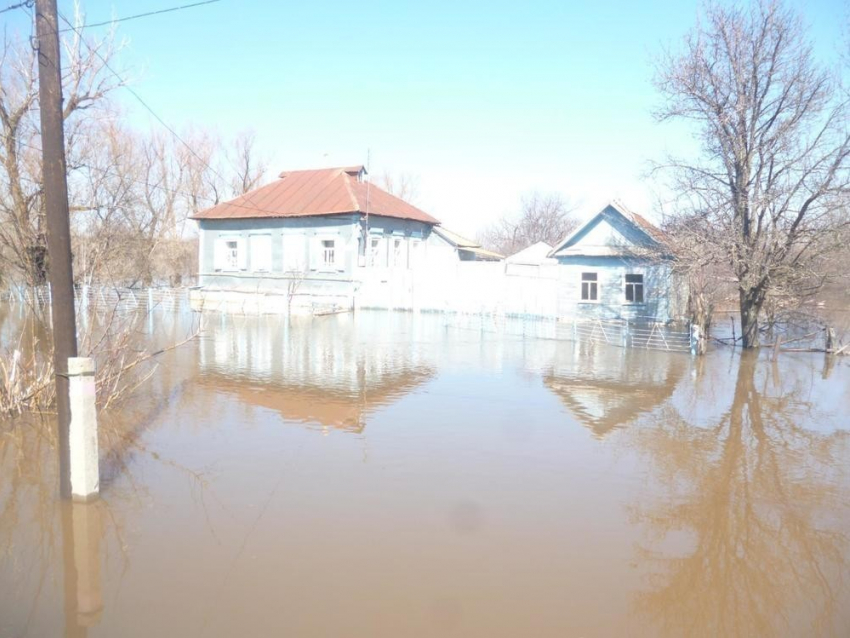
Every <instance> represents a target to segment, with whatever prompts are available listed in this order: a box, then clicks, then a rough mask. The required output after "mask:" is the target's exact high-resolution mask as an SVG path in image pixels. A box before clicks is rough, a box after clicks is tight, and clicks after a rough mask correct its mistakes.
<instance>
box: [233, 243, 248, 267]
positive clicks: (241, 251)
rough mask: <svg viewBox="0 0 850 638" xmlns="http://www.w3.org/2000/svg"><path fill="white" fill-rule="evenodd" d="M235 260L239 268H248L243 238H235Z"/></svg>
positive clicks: (246, 251)
mask: <svg viewBox="0 0 850 638" xmlns="http://www.w3.org/2000/svg"><path fill="white" fill-rule="evenodd" d="M236 260H237V262H238V265H239V270H248V250H247V247H246V246H245V238H244V237H237V238H236Z"/></svg>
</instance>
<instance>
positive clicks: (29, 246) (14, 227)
mask: <svg viewBox="0 0 850 638" xmlns="http://www.w3.org/2000/svg"><path fill="white" fill-rule="evenodd" d="M82 20H83V16H82V15H81V14H79V13H77V15H76V21H77V24H78V25H79V24H82V22H81V21H82ZM62 44H63V53H64V59H63V63H62V71H63V77H62V90H63V95H64V103H65V106H64V117H65V127H66V148H67V151H66V152H67V155H68V167H69V170H71V171H73V170H74V169H75V168H76V167H77V158H76V153H75V148H76V146H77V143H78V140H79V139H80V138H81V137H84V136H85V135H86V134H87V120H86V118H81V117H80V114H81V113H82V112H84V111H88V110H92V109H95V108H97V107H98V106H100V105H102V104H104V101H105V98H106V97H107V95H108V94H109V93H110V92H111V91H112V90H114V89H115V88H116V87H117V86H119V84H120V81H119V80H118V79H117V78H116V77H115V76H114V75H113V74H112V73H111V72H110V71H109V70H108V69H106V65H107V64H108V63H109V62H110V61H111V60H112V58H113V56H114V53H115V46H114V41H113V36H112V33H111V32H110V33H109V34H107V35H106V36H105V37H104V38H103V39H101V40H98V41H94V42H92V41H89V42H87V43H84V42H83V41H82V40H81V39H80V37H79V36H78V35H77V34H76V33H73V35H71V36H70V37H69V38H65V39H64V40H63V43H62ZM38 119H39V118H38V82H37V52H36V51H35V50H34V49H33V47H32V46H30V44H29V42H28V41H26V42H25V41H23V40H22V39H21V38H19V37H16V36H7V35H5V34H4V37H3V42H2V51H0V136H2V139H0V259H2V260H3V262H5V264H6V266H7V267H12V268H13V269H14V270H17V271H20V272H21V273H22V274H23V277H24V280H25V281H26V282H27V283H29V284H33V285H37V284H42V283H44V282H45V281H46V278H47V237H46V229H45V221H44V203H43V198H42V192H41V158H40V152H41V151H40V149H41V138H40V134H39V123H38Z"/></svg>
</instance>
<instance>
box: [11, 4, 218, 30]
mask: <svg viewBox="0 0 850 638" xmlns="http://www.w3.org/2000/svg"><path fill="white" fill-rule="evenodd" d="M216 2H221V0H204V1H203V2H194V3H192V4H184V5H180V6H179V7H170V8H168V9H159V10H157V11H148V12H147V13H139V14H136V15H133V16H127V17H125V18H115V19H113V20H106V21H104V22H90V23H87V24H81V25H80V26H79V27H77V28H78V29H88V28H91V27H103V26H107V25H111V24H116V23H118V22H129V21H130V20H137V19H139V18H147V17H149V16H156V15H160V14H163V13H171V12H172V11H182V10H183V9H192V8H194V7H200V6H203V5H205V4H214V3H216ZM24 4H27V3H26V2H22V3H21V4H19V5H16V6H15V7H13V8H17V7H20V6H22V5H24ZM10 8H11V7H10ZM4 11H8V9H4ZM62 19H63V20H64V18H62ZM66 22H67V20H66ZM68 31H76V29H75V28H74V27H71V28H69V29H59V33H66V32H68Z"/></svg>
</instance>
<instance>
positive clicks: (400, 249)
mask: <svg viewBox="0 0 850 638" xmlns="http://www.w3.org/2000/svg"><path fill="white" fill-rule="evenodd" d="M392 245H393V267H394V268H404V267H405V266H406V265H407V264H405V263H404V239H402V238H400V237H396V238H395V239H393V244H392Z"/></svg>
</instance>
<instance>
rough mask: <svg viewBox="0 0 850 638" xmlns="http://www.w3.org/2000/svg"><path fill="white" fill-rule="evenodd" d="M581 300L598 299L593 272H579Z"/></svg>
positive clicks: (595, 278) (596, 284) (597, 286)
mask: <svg viewBox="0 0 850 638" xmlns="http://www.w3.org/2000/svg"><path fill="white" fill-rule="evenodd" d="M581 300H582V301H598V300H599V285H598V282H597V275H596V273H595V272H583V273H581Z"/></svg>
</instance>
